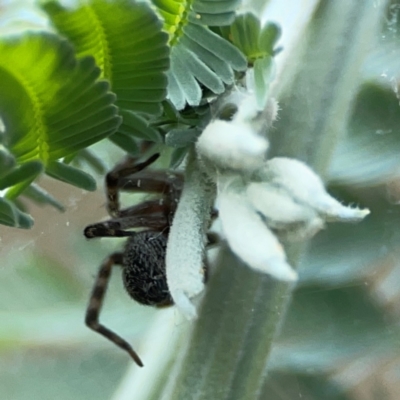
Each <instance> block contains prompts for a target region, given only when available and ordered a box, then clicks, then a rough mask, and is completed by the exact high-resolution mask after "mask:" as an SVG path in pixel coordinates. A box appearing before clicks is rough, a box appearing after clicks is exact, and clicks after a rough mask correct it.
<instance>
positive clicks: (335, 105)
mask: <svg viewBox="0 0 400 400" xmlns="http://www.w3.org/2000/svg"><path fill="white" fill-rule="evenodd" d="M385 6H386V3H385V2H379V3H377V2H374V1H373V0H354V1H351V2H349V1H348V0H337V1H321V3H320V5H319V7H318V8H317V11H316V14H315V16H314V18H313V20H312V21H311V23H310V26H309V31H308V34H307V37H306V38H304V41H303V45H304V48H303V51H302V55H301V58H300V60H299V59H296V60H289V63H290V65H291V66H292V67H291V68H290V69H289V68H288V72H287V73H290V74H291V76H292V77H293V79H292V80H291V82H292V83H291V85H290V86H288V87H286V88H285V90H284V91H282V93H285V94H284V95H283V96H282V99H281V108H282V112H281V113H280V121H279V124H278V126H277V129H276V135H275V137H274V141H273V144H274V146H275V147H274V152H275V154H279V155H285V156H289V157H295V158H299V159H302V160H303V161H305V162H307V163H308V164H310V165H311V166H312V167H313V168H314V169H315V170H316V171H317V172H318V173H321V174H324V173H325V171H326V170H327V167H328V165H329V162H330V159H331V156H332V154H333V149H334V146H335V145H336V144H337V142H338V141H339V139H340V138H341V136H342V134H343V132H344V130H345V127H346V122H347V118H348V115H349V112H350V110H351V105H352V100H353V97H354V95H355V93H356V90H357V87H358V82H359V74H360V69H361V66H362V63H363V60H364V58H365V56H366V54H367V52H368V50H369V46H370V45H371V43H373V41H374V39H375V38H376V35H377V31H378V29H377V28H378V26H379V21H380V20H381V15H382V14H381V12H382V10H384V8H385ZM293 66H294V67H293ZM279 89H281V90H282V88H279ZM305 248H306V245H305V244H302V245H296V246H287V247H286V251H287V253H288V256H289V260H290V263H291V264H292V265H296V264H298V262H299V259H300V257H301V255H302V253H303V252H304V250H305ZM291 292H292V287H291V286H290V285H289V284H287V283H283V282H277V281H274V280H273V279H271V278H269V277H268V276H263V275H261V274H258V273H256V272H254V271H251V270H250V269H248V268H247V267H246V266H244V265H242V264H241V263H240V262H239V261H238V260H237V259H236V258H235V257H233V256H232V255H231V254H230V252H229V251H228V250H222V251H221V253H220V256H219V259H218V262H217V266H216V270H215V272H214V274H213V275H212V276H211V279H210V283H209V285H208V288H207V293H206V296H205V298H204V301H203V304H202V307H201V310H200V315H199V319H198V321H197V324H196V325H195V326H194V328H193V332H192V335H191V338H190V340H191V344H190V346H189V348H188V350H187V351H186V354H185V356H184V359H183V361H182V363H181V365H180V367H179V369H180V370H179V372H178V374H177V376H176V377H175V375H176V374H173V375H174V378H171V379H172V380H173V381H172V382H171V381H170V382H169V384H168V385H167V386H168V390H167V391H166V392H165V393H164V395H163V397H162V399H163V400H172V399H173V400H188V399H191V400H209V399H213V400H247V399H248V400H253V399H257V398H259V399H264V398H265V394H264V397H262V396H263V395H261V394H260V393H261V391H262V387H263V386H264V385H265V379H266V365H267V360H268V355H269V352H270V349H271V346H272V344H273V340H274V338H275V337H276V335H277V332H279V327H280V326H281V325H282V323H283V321H284V317H285V313H286V310H287V307H288V304H289V302H290V297H291Z"/></svg>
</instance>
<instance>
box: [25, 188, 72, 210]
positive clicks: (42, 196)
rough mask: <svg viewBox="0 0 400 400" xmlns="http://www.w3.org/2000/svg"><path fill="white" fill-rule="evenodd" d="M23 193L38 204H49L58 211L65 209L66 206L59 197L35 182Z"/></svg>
mask: <svg viewBox="0 0 400 400" xmlns="http://www.w3.org/2000/svg"><path fill="white" fill-rule="evenodd" d="M22 195H23V196H25V197H27V198H28V199H30V200H32V201H34V202H35V203H37V204H49V205H51V206H53V207H54V208H56V209H57V210H58V211H65V207H64V206H63V205H62V204H61V203H60V202H59V201H58V200H57V199H55V198H54V197H53V196H52V195H51V194H50V193H48V192H47V191H46V190H44V189H43V188H41V187H40V186H38V185H36V184H35V183H32V184H30V185H29V186H28V187H27V188H26V189H25V190H24V191H23V193H22Z"/></svg>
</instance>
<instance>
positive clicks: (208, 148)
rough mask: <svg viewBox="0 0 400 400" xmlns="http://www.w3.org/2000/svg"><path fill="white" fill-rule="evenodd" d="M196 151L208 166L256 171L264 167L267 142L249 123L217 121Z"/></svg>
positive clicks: (207, 130) (205, 134)
mask: <svg viewBox="0 0 400 400" xmlns="http://www.w3.org/2000/svg"><path fill="white" fill-rule="evenodd" d="M196 149H197V152H198V154H199V156H200V158H201V160H202V161H203V162H204V163H205V164H206V165H210V164H211V165H213V166H214V167H216V168H217V169H222V170H226V169H229V170H238V171H253V170H254V169H257V168H260V167H261V166H262V165H263V163H264V161H265V154H266V151H267V149H268V141H267V140H266V139H265V138H263V137H261V136H260V135H258V134H257V133H255V132H254V131H253V130H252V129H251V127H250V125H248V124H244V123H242V124H239V123H237V122H236V123H233V122H229V121H221V120H215V121H212V122H211V123H210V124H209V125H208V126H207V127H206V128H205V129H204V131H203V133H202V134H201V135H200V137H199V139H198V141H197V143H196Z"/></svg>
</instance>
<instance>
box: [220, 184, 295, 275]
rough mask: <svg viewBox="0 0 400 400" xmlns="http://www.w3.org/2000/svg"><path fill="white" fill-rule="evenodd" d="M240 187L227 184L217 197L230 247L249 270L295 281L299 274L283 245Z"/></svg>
mask: <svg viewBox="0 0 400 400" xmlns="http://www.w3.org/2000/svg"><path fill="white" fill-rule="evenodd" d="M237 183H238V182H237V181H234V180H232V181H231V182H227V183H225V184H224V186H223V187H221V188H220V189H221V190H220V192H219V196H218V209H219V217H220V219H221V222H222V227H223V231H224V235H225V238H226V239H227V241H228V243H229V247H230V248H231V249H232V251H233V252H234V253H235V254H236V255H237V256H238V257H239V258H241V259H242V260H243V261H244V262H245V263H246V264H247V265H248V266H249V267H250V268H253V269H255V270H257V271H260V272H263V273H267V274H270V275H272V276H273V277H275V278H277V279H280V280H285V281H294V280H296V279H297V273H296V271H294V270H293V269H292V268H291V267H290V265H289V264H288V263H287V261H286V256H285V252H284V250H283V248H282V246H281V244H280V243H279V241H278V240H277V238H276V237H275V235H274V234H273V233H272V232H271V231H270V230H269V229H268V228H267V226H266V225H265V224H264V222H263V221H262V220H261V218H260V216H259V215H257V213H256V212H255V210H254V209H253V208H252V207H251V205H250V204H249V203H248V202H247V196H246V193H245V192H241V190H240V183H239V186H238V185H237Z"/></svg>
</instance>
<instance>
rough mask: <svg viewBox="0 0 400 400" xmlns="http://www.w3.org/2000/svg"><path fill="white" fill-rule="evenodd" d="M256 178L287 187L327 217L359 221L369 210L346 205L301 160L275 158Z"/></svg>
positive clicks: (286, 189) (276, 185) (300, 201)
mask: <svg viewBox="0 0 400 400" xmlns="http://www.w3.org/2000/svg"><path fill="white" fill-rule="evenodd" d="M255 176H256V178H258V179H259V180H262V181H264V182H269V184H270V185H273V186H275V187H277V188H280V189H281V190H283V191H286V193H287V194H288V196H289V197H291V198H292V199H293V200H294V201H295V202H296V203H298V204H302V205H304V206H306V207H309V208H311V209H313V210H314V211H315V212H317V213H318V214H319V216H320V217H321V218H322V219H324V220H325V221H328V222H330V221H344V222H358V221H361V220H362V219H363V218H364V217H365V216H367V215H368V214H369V210H367V209H364V210H360V209H357V208H351V207H345V206H343V205H342V204H340V203H339V202H338V201H337V200H336V199H334V198H333V197H332V196H330V195H329V194H328V193H327V192H326V190H325V187H324V184H323V182H322V180H321V179H320V178H319V176H318V175H317V174H315V172H314V171H312V170H311V168H309V167H308V166H307V165H306V164H304V163H302V162H301V161H298V160H294V159H291V158H283V157H282V158H279V157H277V158H273V159H272V160H269V161H268V162H267V163H266V164H265V165H264V166H263V167H262V168H261V169H260V170H258V171H257V172H256V173H255Z"/></svg>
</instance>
